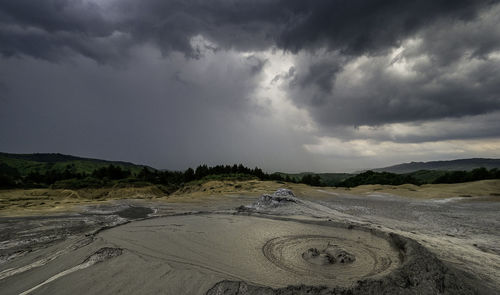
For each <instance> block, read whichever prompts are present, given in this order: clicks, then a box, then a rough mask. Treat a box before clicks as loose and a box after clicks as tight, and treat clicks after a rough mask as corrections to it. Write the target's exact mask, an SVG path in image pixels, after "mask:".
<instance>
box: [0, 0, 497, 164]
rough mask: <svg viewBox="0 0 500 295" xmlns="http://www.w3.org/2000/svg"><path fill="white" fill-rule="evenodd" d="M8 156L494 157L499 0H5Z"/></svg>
mask: <svg viewBox="0 0 500 295" xmlns="http://www.w3.org/2000/svg"><path fill="white" fill-rule="evenodd" d="M0 151H4V152H16V153H32V152H59V153H65V154H73V155H78V156H85V157H94V158H103V159H110V160H124V161H132V162H135V163H143V164H148V165H151V166H153V167H157V168H166V169H185V168H187V167H188V166H197V165H199V164H202V163H206V164H210V165H212V164H230V163H240V162H242V163H243V164H245V165H248V166H259V167H262V168H264V169H265V170H267V171H278V170H279V171H289V172H293V171H296V172H298V171H317V172H340V171H354V170H359V169H363V168H373V167H380V166H387V165H390V164H396V163H400V162H408V161H428V160H438V159H439V160H446V159H455V158H468V157H496V158H498V157H500V4H499V1H490V0H485V1H482V0H454V1H449V0H428V1H427V0H420V1H399V0H385V1H382V0H370V1H368V0H366V1H360V0H349V1H347V0H317V1H298V0H257V1H250V0H246V1H244V0H204V1H199V0H178V1H172V0H141V1H135V0H45V1H32V0H16V1H12V0H0Z"/></svg>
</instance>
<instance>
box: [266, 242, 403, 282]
mask: <svg viewBox="0 0 500 295" xmlns="http://www.w3.org/2000/svg"><path fill="white" fill-rule="evenodd" d="M380 244H382V243H380ZM318 249H321V250H318ZM262 251H263V253H264V256H265V257H266V258H267V259H268V260H269V261H271V262H272V263H273V264H274V265H276V266H277V267H279V268H281V269H283V270H286V271H289V272H292V273H294V274H297V275H300V276H306V277H314V278H318V277H321V278H324V279H336V280H341V281H355V280H356V279H360V278H366V277H370V276H373V275H377V274H383V273H385V272H387V271H389V270H390V269H391V265H392V264H398V263H399V258H398V255H397V252H396V251H394V249H392V248H391V247H377V248H375V247H374V246H372V245H371V244H368V243H365V242H364V241H362V240H359V239H347V238H346V239H344V238H340V237H335V236H322V235H290V236H284V237H277V238H274V239H271V240H269V241H268V242H267V243H266V244H265V245H264V247H263V248H262Z"/></svg>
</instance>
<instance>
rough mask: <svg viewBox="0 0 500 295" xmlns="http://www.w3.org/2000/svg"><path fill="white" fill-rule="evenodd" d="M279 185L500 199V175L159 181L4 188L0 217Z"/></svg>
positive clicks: (329, 194)
mask: <svg viewBox="0 0 500 295" xmlns="http://www.w3.org/2000/svg"><path fill="white" fill-rule="evenodd" d="M278 188H289V189H291V190H293V192H294V193H295V194H296V195H297V196H299V197H302V198H335V197H336V195H350V194H352V195H361V196H366V197H367V198H369V197H370V195H371V194H388V195H398V196H402V197H409V198H416V199H443V198H452V197H469V196H482V197H483V198H479V199H474V198H470V200H471V201H495V202H498V201H500V180H482V181H475V182H467V183H457V184H427V185H422V186H415V185H411V184H404V185H399V186H390V185H362V186H358V187H355V188H351V189H348V188H331V187H311V186H308V185H305V184H296V183H283V182H276V181H258V180H246V181H228V180H225V181H219V180H212V181H207V182H204V183H202V182H192V183H189V184H187V185H186V186H184V187H182V188H181V189H179V190H178V191H176V192H174V193H172V194H169V195H167V194H166V193H165V192H164V191H163V190H161V189H160V188H159V187H157V186H148V187H140V188H130V187H128V188H98V189H80V190H67V189H30V190H22V189H15V190H0V216H13V215H18V216H20V215H30V214H46V213H49V214H50V213H53V212H61V211H68V210H71V209H72V208H73V207H74V206H77V205H82V204H90V203H101V202H107V201H110V200H117V199H130V198H134V199H148V200H149V199H156V200H158V201H163V202H176V203H177V202H212V201H217V200H222V201H223V200H224V198H222V197H224V196H226V197H227V196H231V195H245V196H252V197H258V196H260V195H261V194H264V193H272V192H274V191H275V190H276V189H278Z"/></svg>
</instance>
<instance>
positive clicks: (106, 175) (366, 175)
mask: <svg viewBox="0 0 500 295" xmlns="http://www.w3.org/2000/svg"><path fill="white" fill-rule="evenodd" d="M228 178H230V179H236V180H247V179H258V180H274V181H284V182H293V183H303V184H307V185H312V186H327V184H326V183H325V182H323V181H322V179H321V177H320V176H319V175H317V174H305V175H303V176H302V177H301V178H294V177H290V176H289V175H286V174H279V173H272V174H269V173H266V172H264V171H263V170H262V169H260V168H258V167H255V168H253V169H252V168H248V167H245V166H244V165H243V164H239V165H237V164H234V165H216V166H208V165H200V166H198V167H196V169H193V168H188V169H186V170H185V171H168V170H164V171H162V170H156V169H152V168H148V167H143V168H142V170H140V171H139V172H137V173H132V172H131V171H130V170H129V169H125V168H122V167H120V166H117V165H113V164H110V165H108V166H105V167H101V168H98V169H95V170H94V171H93V172H91V173H83V172H78V171H77V169H76V167H75V165H73V164H71V165H67V166H66V167H65V169H64V170H56V169H50V170H47V171H45V172H44V173H41V172H39V171H31V172H29V173H28V174H27V175H21V173H19V171H18V170H17V169H16V168H14V167H10V166H8V165H7V164H4V163H0V188H36V187H53V188H72V189H77V188H87V187H95V188H97V187H104V186H112V185H122V186H127V185H128V186H144V185H148V184H156V185H163V186H166V187H168V188H170V190H175V189H177V188H179V187H180V186H182V185H183V184H185V183H188V182H191V181H199V180H204V179H206V180H208V179H220V180H223V179H228ZM483 179H500V170H498V169H496V168H495V169H491V170H488V169H486V168H477V169H474V170H472V171H450V172H446V173H445V174H443V175H441V176H439V177H437V178H436V179H434V180H433V181H431V182H430V183H460V182H468V181H477V180H483ZM406 183H409V184H415V185H421V184H424V183H423V182H422V181H419V180H417V179H415V178H414V177H413V176H412V175H411V174H395V173H389V172H374V171H366V172H363V173H360V174H357V175H354V176H352V177H349V178H347V179H345V180H343V181H341V182H338V183H335V184H333V185H332V184H329V185H328V186H337V187H355V186H359V185H366V184H382V185H401V184H406Z"/></svg>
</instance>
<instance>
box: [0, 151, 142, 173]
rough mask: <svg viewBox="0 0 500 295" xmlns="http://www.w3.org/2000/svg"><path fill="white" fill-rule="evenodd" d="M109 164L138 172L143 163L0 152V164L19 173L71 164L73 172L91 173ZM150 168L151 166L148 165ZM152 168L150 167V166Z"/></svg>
mask: <svg viewBox="0 0 500 295" xmlns="http://www.w3.org/2000/svg"><path fill="white" fill-rule="evenodd" d="M110 164H112V165H115V166H119V167H121V168H123V169H127V170H130V171H132V172H133V173H137V172H139V171H140V170H141V169H142V168H143V167H148V166H144V165H136V164H133V163H129V162H122V161H106V160H100V159H91V158H82V157H76V156H70V155H63V154H9V153H0V166H1V167H4V168H5V169H8V168H15V169H17V171H18V172H19V173H20V174H21V175H26V174H28V173H30V172H35V171H38V172H40V173H45V172H46V171H48V170H60V171H63V170H64V169H66V167H68V166H72V167H74V169H75V172H78V173H82V172H85V173H92V171H94V170H95V169H99V168H102V167H106V166H109V165H110ZM148 168H151V167H148ZM151 169H152V168H151Z"/></svg>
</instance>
